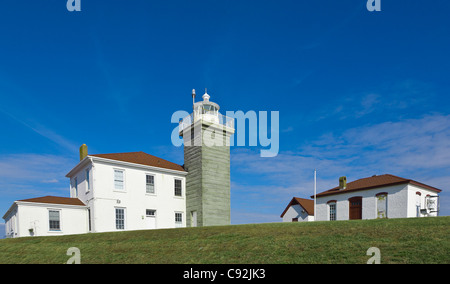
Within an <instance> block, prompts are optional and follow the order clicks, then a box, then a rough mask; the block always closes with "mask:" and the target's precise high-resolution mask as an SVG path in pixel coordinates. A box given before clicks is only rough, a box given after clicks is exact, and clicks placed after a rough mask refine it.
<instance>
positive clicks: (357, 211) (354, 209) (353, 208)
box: [348, 196, 362, 220]
mask: <svg viewBox="0 0 450 284" xmlns="http://www.w3.org/2000/svg"><path fill="white" fill-rule="evenodd" d="M348 202H349V207H350V210H349V215H350V220H356V219H362V197H361V196H357V197H352V198H350V199H349V200H348Z"/></svg>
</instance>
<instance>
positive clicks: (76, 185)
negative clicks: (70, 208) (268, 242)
mask: <svg viewBox="0 0 450 284" xmlns="http://www.w3.org/2000/svg"><path fill="white" fill-rule="evenodd" d="M73 187H74V189H75V197H78V178H75V181H74V185H73Z"/></svg>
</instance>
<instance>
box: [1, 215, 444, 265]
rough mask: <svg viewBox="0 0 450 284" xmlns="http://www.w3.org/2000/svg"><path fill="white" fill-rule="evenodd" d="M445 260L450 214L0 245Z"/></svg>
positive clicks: (54, 259)
mask: <svg viewBox="0 0 450 284" xmlns="http://www.w3.org/2000/svg"><path fill="white" fill-rule="evenodd" d="M70 247H77V248H78V249H79V250H80V253H81V263H160V264H165V263H170V264H175V263H182V264H205V263H212V264H280V263H361V264H364V263H366V262H367V260H368V259H369V258H370V257H371V256H368V255H366V252H367V250H368V249H369V248H370V247H377V248H379V249H380V254H381V263H446V264H448V263H450V217H435V218H409V219H379V220H357V221H332V222H304V223H266V224H248V225H231V226H217V227H203V228H180V229H161V230H147V231H128V232H114V233H92V234H85V235H72V236H60V237H28V238H18V239H4V240H0V263H3V264H5V263H61V264H62V263H66V262H67V260H68V259H69V258H70V256H67V255H66V252H67V250H68V249H69V248H70Z"/></svg>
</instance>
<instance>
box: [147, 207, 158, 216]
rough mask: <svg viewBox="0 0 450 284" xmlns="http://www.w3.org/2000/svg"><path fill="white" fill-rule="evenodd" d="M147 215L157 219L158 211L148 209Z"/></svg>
mask: <svg viewBox="0 0 450 284" xmlns="http://www.w3.org/2000/svg"><path fill="white" fill-rule="evenodd" d="M145 215H146V216H147V217H155V216H156V210H154V209H147V210H145Z"/></svg>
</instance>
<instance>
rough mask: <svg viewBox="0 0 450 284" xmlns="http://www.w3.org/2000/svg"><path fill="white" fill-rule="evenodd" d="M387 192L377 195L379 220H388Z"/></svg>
mask: <svg viewBox="0 0 450 284" xmlns="http://www.w3.org/2000/svg"><path fill="white" fill-rule="evenodd" d="M387 195H388V194H387V192H381V193H377V194H376V195H375V197H376V198H377V218H387Z"/></svg>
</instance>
